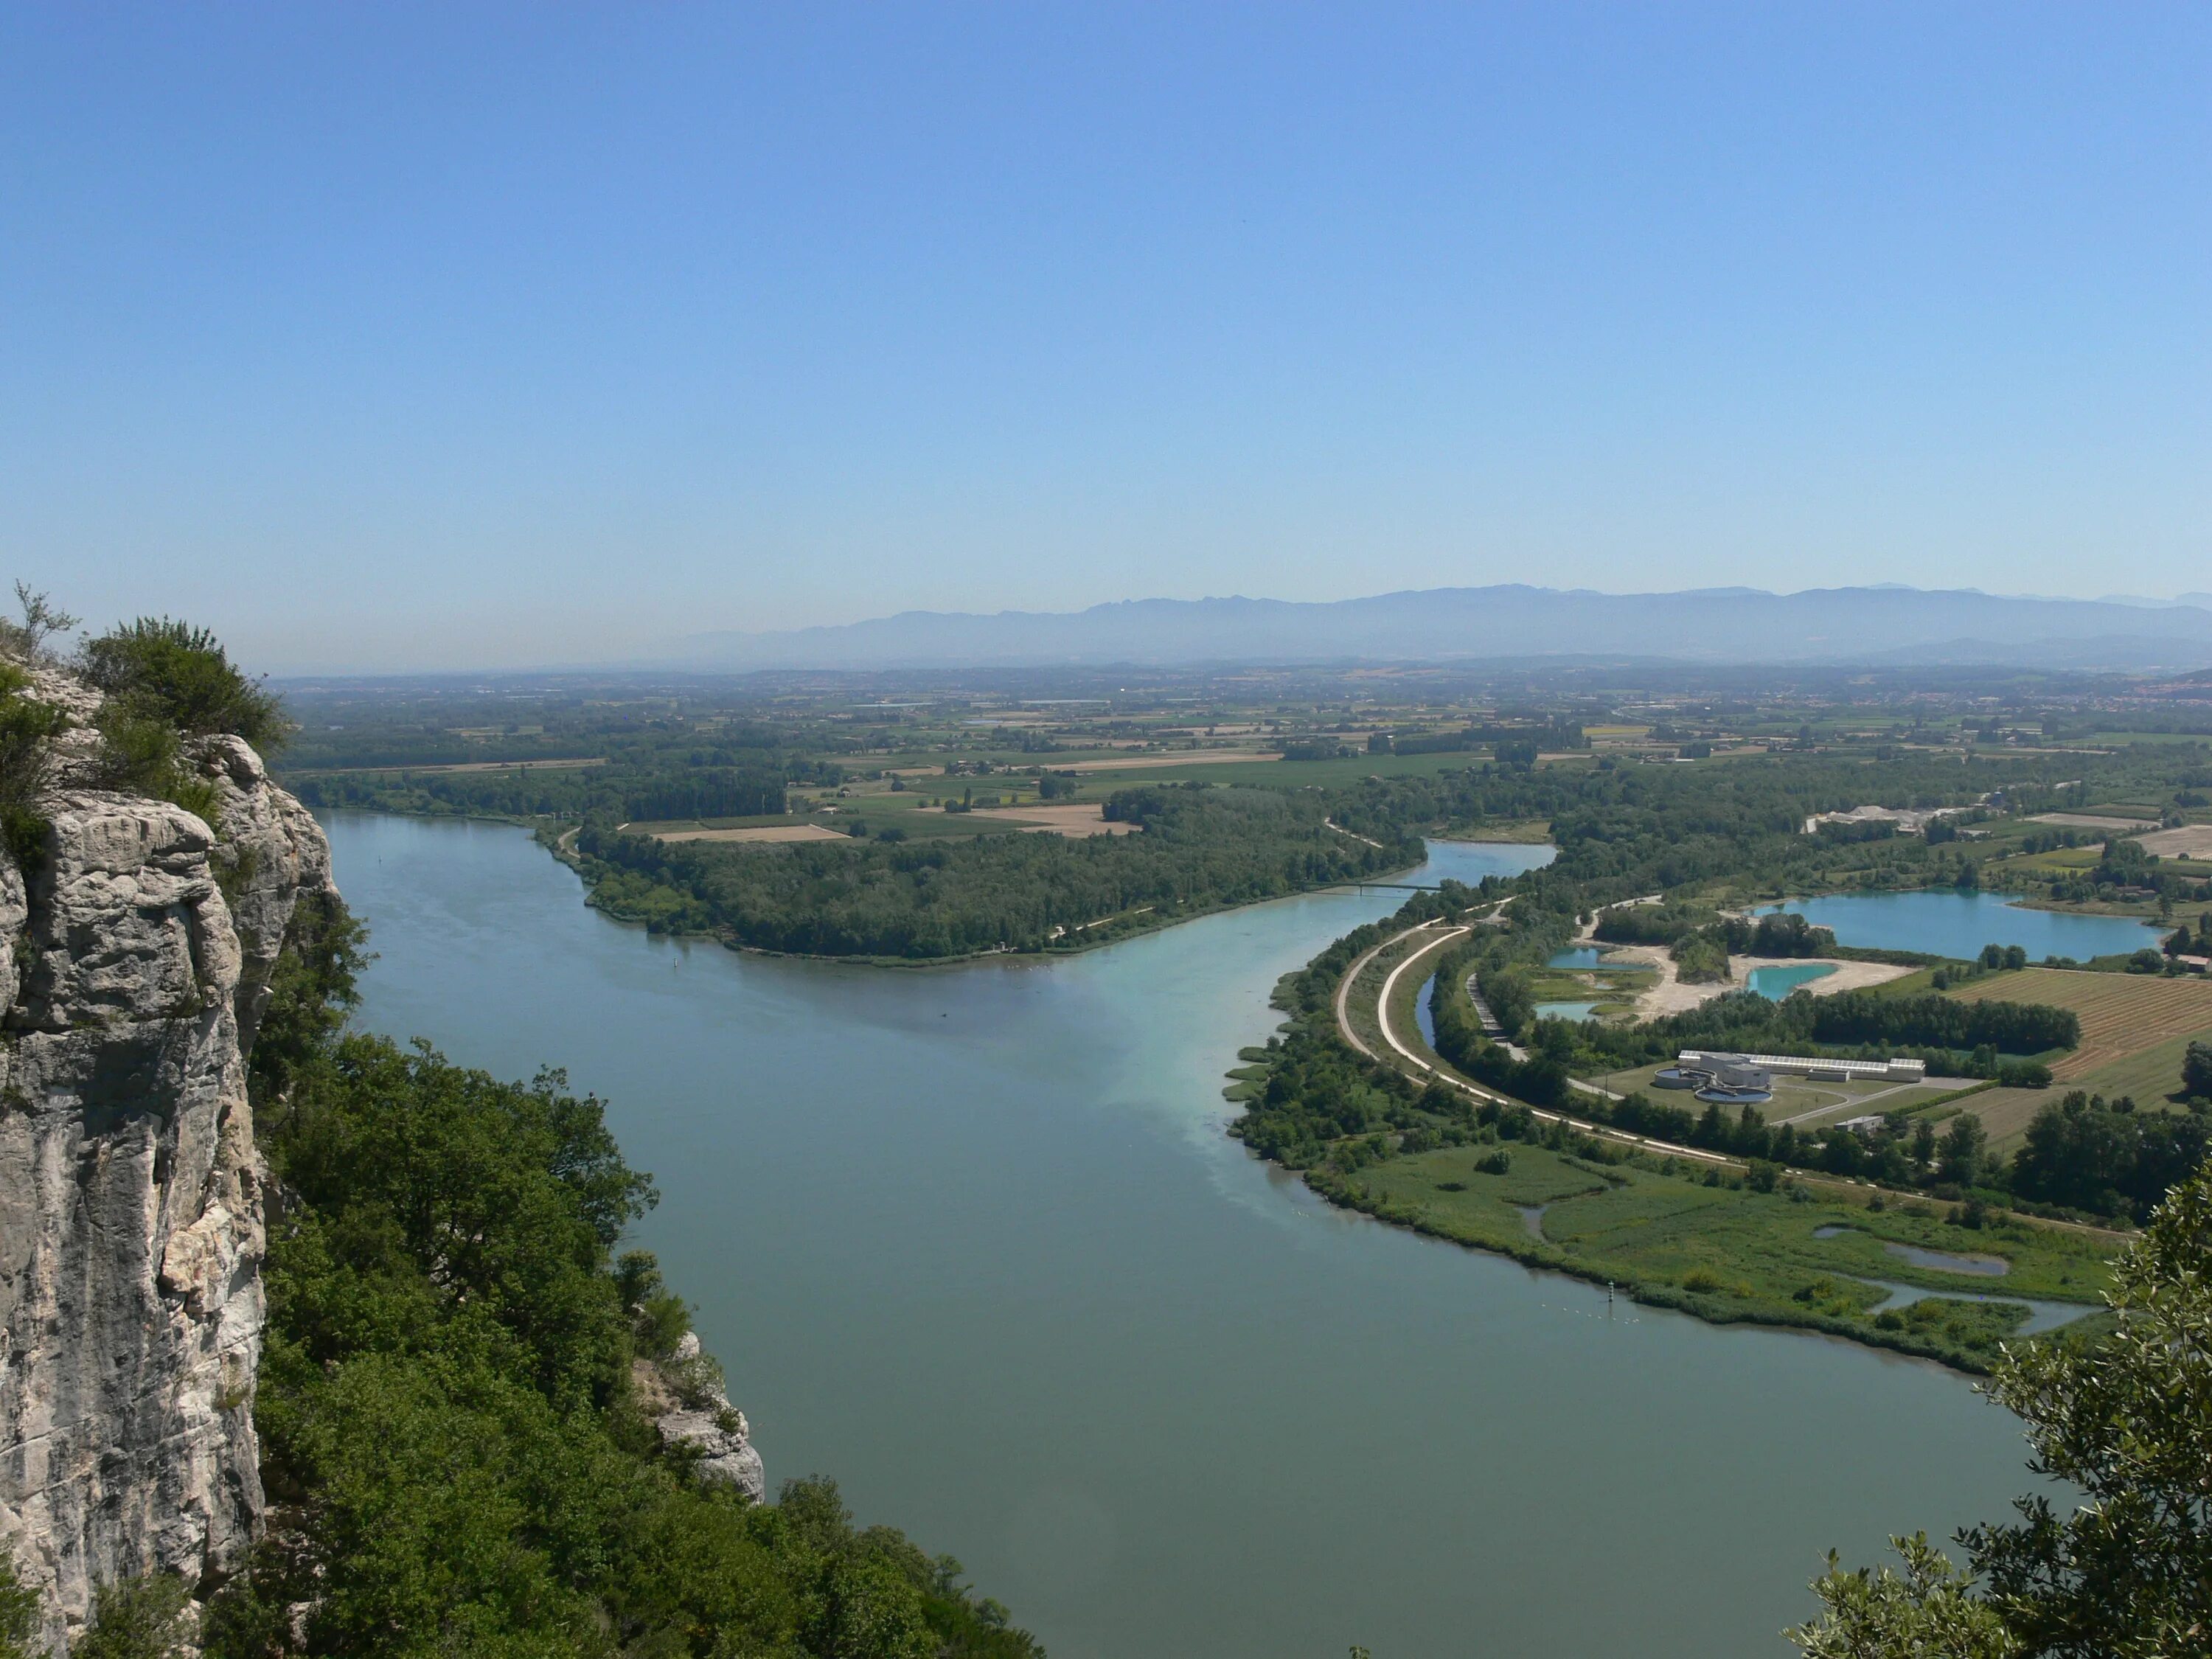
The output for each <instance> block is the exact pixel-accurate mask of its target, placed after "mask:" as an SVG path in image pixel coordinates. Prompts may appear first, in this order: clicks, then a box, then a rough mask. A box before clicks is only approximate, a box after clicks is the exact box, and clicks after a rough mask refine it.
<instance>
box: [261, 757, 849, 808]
mask: <svg viewBox="0 0 2212 1659" xmlns="http://www.w3.org/2000/svg"><path fill="white" fill-rule="evenodd" d="M732 758H733V757H732V756H731V754H730V751H728V750H705V751H696V758H695V755H694V754H693V753H685V754H682V755H678V756H674V757H669V756H656V757H649V758H648V759H647V760H646V761H642V762H641V761H636V760H631V761H627V762H615V763H609V764H607V765H604V766H565V767H543V768H535V769H530V770H519V769H518V770H514V771H484V772H414V771H410V772H397V773H390V772H386V773H379V772H349V773H340V774H337V775H333V776H328V777H313V776H305V777H294V778H290V779H289V780H288V781H289V783H290V785H291V787H292V788H293V789H294V791H295V793H297V794H298V795H299V797H300V799H301V800H303V801H305V802H307V805H310V806H356V807H366V808H368V809H370V810H372V811H384V812H415V813H423V814H429V815H434V816H435V815H439V814H453V815H456V816H461V817H518V818H520V817H556V818H586V817H605V818H607V819H609V820H610V821H611V822H614V823H629V822H631V821H633V820H637V821H651V820H655V819H665V818H722V817H732V818H734V817H755V816H764V815H767V814H770V813H777V812H781V811H783V810H784V806H785V804H786V800H787V795H786V793H785V791H786V787H787V785H789V784H793V783H834V782H836V781H838V778H839V776H840V774H839V773H838V771H837V769H836V767H835V766H834V765H830V766H824V765H823V764H821V763H817V762H814V761H811V760H807V759H805V758H804V757H798V756H790V757H778V756H766V757H763V756H759V755H755V756H752V757H750V758H749V759H748V760H747V761H746V762H745V763H742V764H738V763H732Z"/></svg>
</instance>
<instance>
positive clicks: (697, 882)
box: [576, 786, 1421, 961]
mask: <svg viewBox="0 0 2212 1659" xmlns="http://www.w3.org/2000/svg"><path fill="white" fill-rule="evenodd" d="M1107 811H1108V814H1109V817H1114V818H1115V819H1117V820H1120V821H1123V822H1127V823H1134V824H1136V825H1138V826H1139V833H1137V834H1133V835H1128V836H1093V837H1090V838H1086V839H1081V840H1069V839H1066V838H1063V837H1060V836H983V837H979V838H977V839H975V840H973V841H969V840H953V839H944V840H932V841H928V842H897V843H890V844H885V843H884V842H878V841H866V840H854V841H851V842H840V843H836V844H818V843H817V844H812V845H809V844H806V843H799V844H795V845H774V846H731V845H728V844H720V845H717V844H712V843H702V842H679V843H676V844H672V845H671V844H668V843H664V842H657V841H653V840H651V839H649V838H647V837H645V836H635V835H623V834H621V833H619V832H617V830H615V829H612V828H611V826H603V825H600V824H596V823H594V824H590V825H586V828H585V829H584V830H583V831H582V833H581V834H580V836H578V838H577V842H576V850H577V853H578V854H579V855H580V860H581V862H582V867H583V869H584V871H585V873H586V877H587V878H589V879H590V880H591V881H592V883H593V894H592V896H593V902H595V903H598V904H599V905H600V906H601V907H602V908H605V909H606V910H608V911H609V912H610V913H611V914H613V915H621V916H623V917H626V918H629V919H631V920H635V921H643V922H645V923H647V925H648V926H650V927H657V928H661V929H664V930H668V931H682V932H701V933H703V932H713V933H720V934H721V935H722V936H724V937H725V938H726V939H729V940H731V941H732V943H735V944H738V945H751V946H756V947H759V948H762V949H767V950H775V951H800V952H806V953H810V954H817V955H824V956H873V957H901V958H905V959H908V960H917V961H918V960H927V959H933V958H938V957H955V956H962V955H967V954H969V953H972V952H975V951H993V950H1000V949H1012V950H1026V951H1035V950H1042V949H1045V948H1048V947H1049V946H1051V945H1054V944H1056V943H1060V942H1063V941H1066V942H1072V941H1073V936H1074V935H1075V934H1076V933H1077V932H1078V930H1082V931H1083V932H1084V933H1086V934H1093V933H1095V934H1097V935H1102V936H1103V934H1104V933H1107V932H1109V931H1110V930H1109V929H1107V928H1101V927H1098V924H1101V923H1117V922H1118V923H1119V924H1120V925H1121V926H1124V927H1126V926H1131V925H1143V923H1144V921H1145V918H1146V917H1147V916H1150V917H1153V918H1157V917H1158V915H1160V914H1161V913H1163V912H1167V913H1171V914H1182V915H1189V914H1194V913H1195V912H1197V911H1200V910H1204V909H1209V908H1214V907H1217V906H1220V905H1227V904H1243V903H1249V902H1253V901H1255V900H1258V899H1266V898H1275V897H1279V896H1282V895H1284V894H1287V893H1294V892H1299V891H1303V890H1307V889H1310V888H1314V887H1320V886H1325V885H1328V884H1330V883H1333V882H1340V881H1346V880H1352V879H1355V878H1358V877H1361V876H1374V875H1378V874H1381V873H1382V872H1385V871H1388V870H1391V869H1397V868H1402V867H1403V866H1406V865H1408V864H1411V863H1414V862H1416V861H1417V860H1419V857H1420V856H1421V848H1420V843H1419V841H1418V840H1416V839H1414V838H1413V837H1410V836H1401V835H1394V836H1392V837H1391V839H1390V841H1389V842H1388V843H1387V844H1386V845H1383V846H1380V847H1374V846H1369V845H1368V844H1366V843H1365V842H1362V841H1359V840H1358V839H1355V838H1354V837H1352V836H1347V835H1344V834H1341V833H1340V832H1338V831H1336V830H1334V829H1330V828H1329V827H1328V823H1326V822H1324V818H1325V809H1324V807H1323V806H1322V803H1321V801H1320V800H1319V799H1317V798H1316V797H1315V796H1313V795H1311V794H1289V793H1279V792H1276V791H1273V790H1261V789H1233V788H1212V789H1209V788H1206V787H1196V786H1187V787H1175V788H1151V789H1135V790H1127V791H1124V792H1122V793H1120V794H1117V795H1115V797H1113V799H1111V800H1109V802H1108V803H1107ZM1376 839H1380V838H1379V837H1377V838H1376ZM1139 913H1142V914H1139ZM1091 942H1095V939H1093V940H1092V941H1091Z"/></svg>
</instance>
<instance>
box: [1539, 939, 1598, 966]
mask: <svg viewBox="0 0 2212 1659" xmlns="http://www.w3.org/2000/svg"><path fill="white" fill-rule="evenodd" d="M1604 954H1605V953H1604V952H1603V951H1600V950H1599V949H1598V947H1597V946H1596V945H1569V946H1568V947H1567V948H1566V949H1565V950H1564V951H1553V952H1552V954H1551V956H1550V957H1548V958H1547V960H1546V962H1545V963H1544V965H1545V966H1546V967H1547V968H1595V967H1596V966H1597V965H1598V959H1599V958H1600V957H1602V956H1603V955H1604Z"/></svg>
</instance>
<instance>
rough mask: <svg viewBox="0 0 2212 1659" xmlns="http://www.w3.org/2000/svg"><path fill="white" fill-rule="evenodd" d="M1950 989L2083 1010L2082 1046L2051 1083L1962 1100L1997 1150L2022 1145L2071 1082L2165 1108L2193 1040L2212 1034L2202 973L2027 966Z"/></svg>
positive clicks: (2209, 996) (2060, 1064)
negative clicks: (2178, 975)
mask: <svg viewBox="0 0 2212 1659" xmlns="http://www.w3.org/2000/svg"><path fill="white" fill-rule="evenodd" d="M1950 994H1951V995H1953V996H1956V997H1969V998H1972V997H1998V998H2002V999H2004V1000H2010V1001H2015V1002H2042V1003H2048V1004H2050V1005H2051V1006H2054V1007H2059V1008H2071V1009H2072V1010H2074V1012H2075V1013H2077V1014H2079V1015H2080V1016H2081V1047H2080V1048H2077V1049H2075V1051H2074V1052H2073V1053H2072V1054H2067V1055H2064V1056H2063V1057H2062V1058H2061V1059H2059V1060H2057V1062H2056V1063H2054V1064H2053V1065H2052V1066H2051V1078H2052V1083H2053V1086H2052V1087H2051V1088H2049V1089H1992V1090H1989V1091H1985V1092H1984V1093H1982V1094H1978V1095H1972V1096H1969V1097H1967V1098H1966V1099H1965V1100H1962V1101H1960V1103H1959V1105H1960V1109H1961V1110H1962V1111H1970V1112H1972V1113H1973V1114H1974V1115H1976V1116H1977V1117H1978V1118H1980V1119H1981V1120H1982V1126H1983V1127H1984V1128H1985V1129H1987V1130H1988V1131H1989V1135H1990V1146H1992V1147H1993V1148H1995V1149H1996V1150H1997V1151H1999V1152H2010V1151H2012V1150H2013V1149H2014V1148H2015V1147H2017V1146H2019V1145H2020V1143H2021V1139H2022V1138H2023V1137H2024V1136H2025V1135H2026V1133H2027V1126H2028V1124H2029V1122H2030V1121H2033V1118H2034V1116H2035V1115H2036V1113H2037V1112H2038V1111H2039V1110H2041V1109H2043V1108H2044V1107H2045V1106H2046V1105H2048V1104H2050V1103H2051V1102H2053V1101H2055V1100H2057V1099H2058V1098H2060V1097H2061V1096H2062V1095H2063V1093H2064V1092H2065V1091H2069V1090H2073V1089H2085V1090H2087V1091H2089V1092H2090V1093H2092V1094H2100V1095H2103V1096H2105V1097H2106V1098H2107V1099H2112V1098H2115V1097H2118V1096H2121V1095H2126V1096H2128V1097H2130V1098H2131V1099H2133V1100H2134V1101H2135V1103H2136V1105H2137V1106H2139V1107H2142V1108H2143V1109H2146V1110H2160V1109H2164V1108H2165V1107H2166V1105H2167V1103H2168V1101H2169V1098H2170V1097H2171V1096H2172V1095H2173V1094H2174V1093H2175V1091H2178V1090H2179V1088H2180V1086H2181V1057H2182V1055H2183V1054H2184V1053H2185V1052H2186V1050H2187V1049H2188V1047H2189V1044H2190V1042H2191V1039H2192V1038H2195V1039H2198V1040H2203V1039H2207V1038H2212V984H2207V983H2206V982H2205V981H2203V980H2202V979H2166V978H2164V977H2162V976H2159V975H2149V974H2084V973H2068V972H2065V971H2063V970H2062V969H2051V968H2029V969H2022V970H2021V971H2020V972H2017V973H2009V974H1994V975H1990V977H1989V978H1987V979H1982V980H1977V981H1974V982H1973V983H1972V984H1971V985H1966V986H1961V987H1959V988H1958V989H1956V990H1954V991H1953V992H1951V993H1950Z"/></svg>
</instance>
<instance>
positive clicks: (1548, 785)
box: [1332, 754, 2078, 915]
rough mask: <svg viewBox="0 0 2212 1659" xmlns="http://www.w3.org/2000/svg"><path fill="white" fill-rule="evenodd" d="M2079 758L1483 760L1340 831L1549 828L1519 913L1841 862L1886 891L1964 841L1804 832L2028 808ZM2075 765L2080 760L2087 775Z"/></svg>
mask: <svg viewBox="0 0 2212 1659" xmlns="http://www.w3.org/2000/svg"><path fill="white" fill-rule="evenodd" d="M2068 758H2069V757H2035V758H2025V757H2001V758H1986V759H1985V758H1982V757H1975V758H1972V759H1971V760H1966V761H1964V762H1962V761H1960V760H1959V759H1955V758H1947V757H1935V756H1929V757H1899V758H1897V759H1894V760H1892V761H1890V762H1887V763H1885V764H1883V765H1882V766H1881V769H1880V770H1879V771H1878V772H1870V771H1869V769H1868V767H1867V766H1866V764H1865V763H1863V761H1861V760H1859V759H1857V758H1854V757H1846V756H1829V755H1820V754H1788V755H1774V756H1756V757H1745V758H1743V759H1741V760H1738V761H1732V762H1731V763H1729V764H1728V765H1726V766H1692V767H1685V766H1641V765H1636V764H1633V763H1621V762H1618V761H1616V760H1614V759H1613V758H1612V757H1605V758H1601V759H1600V760H1598V761H1596V762H1595V763H1591V764H1589V765H1588V766H1577V767H1572V768H1569V767H1561V766H1553V767H1528V766H1525V765H1503V766H1500V765H1484V766H1480V767H1475V768H1471V769H1468V770H1466V771H1463V772H1456V773H1446V774H1440V775H1433V776H1426V777H1394V778H1376V779H1370V780H1369V781H1367V782H1366V783H1364V785H1361V786H1359V787H1357V788H1354V789H1351V790H1347V791H1346V792H1344V796H1343V799H1340V801H1339V802H1337V803H1336V804H1334V805H1333V807H1332V813H1333V816H1334V817H1335V819H1336V822H1338V823H1341V824H1344V825H1345V826H1346V827H1347V828H1349V829H1356V830H1358V831H1359V832H1360V833H1361V834H1363V835H1373V834H1375V833H1376V828H1378V827H1392V826H1396V825H1401V824H1419V823H1447V824H1455V825H1463V826H1470V827H1479V826H1480V825H1481V824H1482V823H1487V822H1498V821H1510V822H1524V821H1527V820H1529V819H1534V818H1541V819H1545V820H1547V821H1549V823H1550V824H1551V826H1552V840H1553V843H1554V844H1555V845H1556V846H1557V847H1558V848H1559V856H1558V857H1557V858H1556V859H1555V860H1553V862H1552V863H1551V864H1549V865H1547V866H1545V867H1544V868H1543V869H1542V870H1540V871H1535V872H1530V873H1529V874H1528V875H1525V876H1522V877H1519V878H1516V880H1515V881H1514V883H1513V887H1514V890H1516V891H1517V892H1518V893H1520V894H1521V895H1522V896H1521V897H1520V898H1519V899H1518V900H1516V908H1519V907H1527V908H1533V909H1543V910H1548V911H1551V912H1553V913H1554V914H1562V915H1576V914H1577V913H1582V914H1588V913H1590V912H1593V911H1595V910H1598V909H1601V908H1603V907H1605V906H1607V905H1612V904H1618V903H1620V902H1624V901H1626V900H1629V899H1634V898H1643V897H1647V896H1652V895H1655V894H1659V893H1672V892H1674V891H1675V890H1679V889H1683V888H1688V887H1692V886H1696V885H1699V884H1730V885H1733V886H1735V887H1736V888H1739V889H1741V890H1747V891H1749V890H1762V889H1764V890H1788V889H1793V888H1794V889H1796V890H1806V889H1808V888H1813V887H1816V886H1818V885H1819V884H1822V882H1823V881H1824V878H1827V877H1830V876H1832V873H1833V872H1836V871H1837V870H1838V869H1843V868H1856V869H1857V870H1859V871H1861V872H1865V875H1866V879H1868V880H1870V881H1871V883H1872V884H1875V885H1899V886H1918V885H1922V884H1925V883H1926V882H1927V881H1928V880H1929V879H1930V878H1931V872H1935V871H1937V870H1939V869H1940V870H1941V871H1942V872H1943V873H1942V879H1944V880H1946V881H1948V880H1949V879H1951V878H1952V875H1953V874H1954V872H1955V865H1954V862H1953V860H1954V859H1955V849H1954V848H1930V847H1929V846H1928V844H1927V843H1926V842H1924V841H1923V839H1922V838H1920V837H1919V836H1897V837H1893V839H1891V840H1888V841H1885V842H1880V843H1870V844H1865V845H1849V844H1846V843H1844V842H1841V841H1840V840H1839V839H1838V838H1835V837H1831V836H1827V835H1826V834H1825V833H1823V834H1815V835H1807V834H1805V833H1804V825H1805V822H1806V820H1807V819H1808V818H1809V817H1814V815H1816V814H1819V813H1821V812H1832V811H1844V810H1848V809H1849V808H1850V807H1852V806H1856V805H1866V804H1868V803H1869V801H1870V800H1871V801H1874V802H1878V803H1879V804H1881V805H1892V806H1910V807H1933V806H1945V805H1970V804H1972V802H1975V801H1977V800H1979V799H1981V798H1982V797H1983V795H1984V794H1986V793H1990V792H1991V791H1995V790H2004V791H2007V792H2008V795H2009V797H2010V798H2011V799H2014V800H2015V802H2016V803H2021V804H2027V805H2033V804H2034V802H2035V801H2036V800H2038V799H2039V798H2040V797H2041V796H2044V795H2047V794H2048V793H2050V790H2051V786H2052V785H2053V784H2054V783H2056V782H2057V781H2063V777H2064V776H2065V775H2064V774H2063V767H2062V765H2061V763H2062V762H2063V761H2064V760H2066V759H2068ZM2077 770H2078V766H2077Z"/></svg>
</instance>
